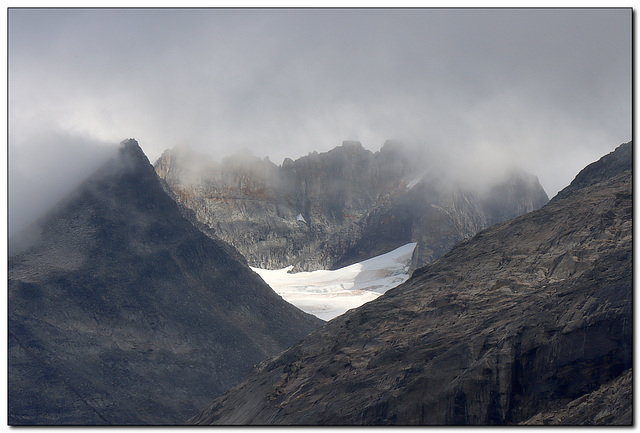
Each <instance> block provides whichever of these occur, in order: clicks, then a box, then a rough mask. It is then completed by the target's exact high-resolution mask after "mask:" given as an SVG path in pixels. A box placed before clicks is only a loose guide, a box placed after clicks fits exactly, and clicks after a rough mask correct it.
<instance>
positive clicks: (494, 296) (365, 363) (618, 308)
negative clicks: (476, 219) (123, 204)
mask: <svg viewBox="0 0 640 433" xmlns="http://www.w3.org/2000/svg"><path fill="white" fill-rule="evenodd" d="M630 148H631V143H627V144H625V145H622V146H620V147H619V148H618V149H617V150H616V152H615V153H613V154H612V155H608V156H606V157H604V158H602V159H601V160H600V161H599V162H598V165H600V166H607V165H610V163H611V161H612V160H615V159H617V158H618V156H619V155H620V153H624V154H627V155H630ZM627 167H628V164H625V165H623V166H622V167H621V168H620V169H615V170H611V171H609V172H607V174H606V176H599V175H597V174H593V175H588V174H587V175H585V172H582V173H581V174H580V175H579V176H578V177H577V178H576V179H577V182H582V180H583V179H584V178H585V177H591V180H592V181H589V182H585V183H584V184H583V185H581V186H577V185H576V184H575V183H573V184H572V185H571V186H570V187H568V188H569V189H570V193H568V194H559V195H558V197H556V198H554V199H553V200H551V202H549V203H548V204H547V205H546V206H544V207H543V208H541V209H539V210H537V211H533V212H531V213H529V214H527V215H523V216H520V217H517V218H515V219H512V220H510V221H507V222H503V223H499V224H496V225H494V226H492V227H490V228H488V229H486V230H484V231H482V232H480V233H479V234H477V235H476V236H475V237H473V238H472V239H470V240H468V241H465V242H463V243H461V244H459V245H457V246H456V247H455V248H454V249H453V250H451V251H450V252H449V253H447V254H446V255H445V256H443V257H442V258H441V259H439V260H437V261H436V262H434V263H432V264H431V265H429V266H425V267H423V268H420V269H418V270H417V271H416V272H414V274H413V276H412V278H411V279H409V280H408V281H407V282H406V283H404V284H403V285H401V286H399V287H397V288H395V289H392V290H390V291H388V292H387V293H386V294H385V295H383V296H382V297H380V298H378V299H377V300H375V301H372V302H370V303H367V304H365V305H363V306H362V307H360V308H358V309H355V310H351V311H349V312H347V313H346V314H344V315H342V316H339V317H337V318H335V319H334V320H332V321H330V322H328V323H327V324H326V325H325V326H324V327H323V328H321V329H320V330H318V331H316V332H314V333H312V334H311V335H309V336H308V337H306V338H305V339H304V340H303V341H301V342H300V343H299V344H297V345H295V346H294V347H292V348H291V349H289V350H288V351H286V352H285V353H283V354H281V355H280V356H278V357H275V358H272V359H270V360H267V361H264V362H262V363H261V364H260V365H258V366H257V367H256V368H254V369H253V370H252V372H251V373H250V374H249V375H248V376H247V377H246V378H245V379H244V380H243V381H242V382H241V383H240V384H238V385H237V386H235V387H234V388H233V389H232V390H231V391H229V392H228V393H227V394H225V395H224V396H222V397H220V398H218V399H217V400H215V401H214V402H213V403H212V404H211V405H210V406H209V407H208V408H206V409H205V410H204V411H203V412H202V413H201V414H200V415H198V416H197V417H195V418H193V419H192V422H194V423H200V424H306V425H308V424H310V425H329V424H339V425H357V424H400V425H410V424H437V425H445V424H446V425H449V424H481V425H485V424H517V423H521V422H527V421H528V420H529V422H533V423H544V422H548V421H549V420H550V421H551V422H558V423H564V422H565V421H562V420H566V421H569V422H571V421H572V420H573V421H575V422H577V423H579V422H588V423H607V422H610V421H612V420H615V421H616V423H619V424H630V423H631V422H632V419H631V417H630V411H629V401H628V400H627V398H628V396H630V391H629V389H628V386H629V382H630V381H628V380H627V381H625V380H624V379H621V382H620V385H624V386H627V388H626V389H625V390H623V391H622V392H621V393H620V394H618V397H620V396H622V397H621V399H622V400H624V401H620V398H618V399H617V400H616V398H617V397H615V396H613V397H612V398H611V399H610V400H608V401H610V402H616V401H617V402H618V403H617V404H618V406H617V407H613V408H610V411H609V413H607V414H605V416H604V417H597V416H596V415H597V412H594V413H585V414H582V415H580V416H576V417H564V418H561V419H560V418H553V416H552V415H545V414H559V413H560V412H561V411H563V410H567V411H569V412H571V411H572V409H571V407H578V406H580V407H583V408H585V411H587V412H588V411H589V410H591V411H598V410H599V409H598V408H597V407H598V404H597V403H596V400H600V401H602V398H601V397H602V396H598V395H597V394H593V393H594V391H597V390H598V389H599V388H600V387H601V386H602V385H605V384H608V383H611V381H613V380H616V379H617V378H621V377H622V375H623V374H625V372H627V371H628V370H629V369H630V368H631V364H632V327H633V325H632V323H633V320H632V301H631V296H632V173H631V170H624V169H625V168H627ZM592 168H593V167H592ZM605 171H606V170H605ZM599 172H600V173H603V172H604V171H601V170H599ZM593 173H595V172H593ZM629 374H630V373H629ZM600 389H601V390H604V391H602V392H605V393H606V392H607V391H606V389H609V390H614V391H615V390H616V387H615V386H613V387H609V388H606V387H605V388H600ZM589 395H590V397H589ZM583 396H586V397H585V401H586V400H589V399H591V400H589V401H591V402H593V403H589V402H587V403H585V404H582V403H584V401H582V402H578V403H576V399H580V398H581V397H583ZM572 402H573V403H572ZM571 405H574V406H571ZM536 416H537V417H536ZM563 416H564V415H563ZM557 420H560V421H557Z"/></svg>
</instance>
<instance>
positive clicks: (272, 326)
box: [8, 140, 322, 425]
mask: <svg viewBox="0 0 640 433" xmlns="http://www.w3.org/2000/svg"><path fill="white" fill-rule="evenodd" d="M36 229H37V230H38V231H39V232H40V235H39V237H38V239H36V240H35V241H34V242H33V243H32V245H31V246H30V247H29V248H28V249H25V250H23V251H21V252H19V253H16V254H12V255H11V257H10V261H9V295H8V297H9V372H10V374H9V422H10V424H12V425H16V424H82V425H87V424H90V425H91V424H180V423H184V422H185V421H186V419H187V418H188V417H190V416H192V415H193V413H194V412H195V411H196V410H197V409H198V408H199V407H201V405H202V404H204V403H205V402H206V401H207V400H208V399H210V398H211V397H212V396H213V395H215V394H220V393H221V392H222V391H224V390H226V389H228V388H230V387H231V386H232V385H234V384H235V383H236V382H237V381H238V380H239V379H240V378H241V377H242V376H243V375H244V374H246V372H247V371H248V370H249V369H250V368H251V366H253V365H254V364H255V363H257V362H258V361H260V360H261V359H264V358H265V357H266V356H269V355H273V354H276V353H279V352H280V351H282V350H284V349H285V348H287V347H289V346H290V345H291V344H292V343H293V342H295V341H297V340H298V339H299V338H300V337H302V336H304V335H306V334H307V333H308V332H310V331H311V330H312V329H314V328H315V327H317V326H319V325H320V324H321V323H322V322H321V321H320V320H319V319H316V318H314V317H312V316H310V315H308V314H305V313H303V312H302V311H300V310H299V309H297V308H295V307H293V306H292V305H290V304H288V303H286V302H285V301H283V300H282V298H280V297H279V296H278V295H277V294H276V293H275V292H273V290H272V289H271V288H270V287H269V286H267V285H266V284H265V283H264V282H263V281H262V279H261V278H259V277H258V276H257V275H256V274H255V273H253V272H252V271H251V270H250V269H249V268H248V266H247V264H246V262H245V261H244V260H243V259H242V260H241V259H239V258H238V257H239V255H238V254H237V252H235V250H234V249H233V248H232V247H231V246H229V245H227V244H225V243H224V242H222V241H220V240H217V239H212V238H210V237H208V236H206V235H205V234H204V233H203V232H201V231H200V230H198V229H197V228H196V227H195V226H194V225H193V224H191V223H190V222H189V221H188V220H187V219H185V217H184V216H183V213H182V212H181V209H180V207H179V206H178V204H177V203H176V202H175V201H174V200H173V199H172V198H171V197H170V196H169V195H167V193H166V192H165V190H164V188H163V186H162V184H161V180H160V179H159V178H158V176H157V175H156V174H155V172H154V169H153V167H152V166H151V164H150V163H149V161H148V159H147V158H146V156H145V155H144V152H142V149H141V148H140V147H139V146H138V144H137V143H136V142H135V140H127V141H125V142H123V144H122V146H121V147H120V149H119V152H118V154H117V155H116V156H115V157H113V158H112V159H111V160H110V161H108V162H107V163H106V164H104V165H103V166H102V167H101V168H100V169H99V170H98V171H96V172H95V173H94V174H93V175H92V176H90V177H89V178H88V179H87V180H86V181H85V182H84V183H83V184H82V185H80V187H79V188H78V189H77V190H76V191H74V192H73V193H72V194H71V195H70V196H69V197H67V199H65V200H64V201H63V202H61V203H60V204H59V205H58V206H57V207H56V208H55V209H53V210H52V211H51V212H49V213H48V214H47V215H45V216H44V217H43V218H42V219H41V221H40V222H39V225H38V227H37V228H36V227H34V230H36Z"/></svg>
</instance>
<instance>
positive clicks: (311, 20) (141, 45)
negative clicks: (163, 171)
mask: <svg viewBox="0 0 640 433" xmlns="http://www.w3.org/2000/svg"><path fill="white" fill-rule="evenodd" d="M8 58H9V127H10V142H11V143H10V144H11V146H13V148H14V149H17V148H18V147H20V146H22V145H23V144H21V143H23V142H30V143H32V145H33V146H35V141H34V140H35V138H36V137H35V135H34V136H33V139H32V138H29V139H26V137H27V136H30V135H33V134H32V133H31V131H33V130H34V129H35V130H38V131H40V130H44V129H45V128H50V129H51V130H52V131H53V133H54V134H55V133H60V134H62V133H64V134H70V135H72V136H74V137H85V138H87V140H86V141H87V145H88V146H89V145H91V144H92V143H94V142H113V143H117V142H119V141H121V140H123V139H125V138H128V137H135V138H136V139H137V140H138V141H139V142H140V144H141V146H142V148H143V149H144V151H145V153H146V154H147V155H148V156H149V158H150V160H151V161H152V162H153V161H154V160H155V159H156V158H158V157H159V156H160V154H161V153H162V151H163V150H165V149H167V148H172V147H175V146H178V145H190V146H192V147H194V148H196V149H198V150H199V151H204V152H207V153H209V154H211V155H212V156H213V157H214V158H216V159H218V160H221V159H222V157H223V156H225V155H228V154H230V153H233V151H234V150H235V149H240V148H243V147H249V148H250V149H252V150H253V152H254V153H255V154H256V155H258V156H261V157H262V156H269V157H270V159H271V160H272V161H274V162H276V163H280V162H281V161H282V159H283V158H285V157H291V158H297V157H299V156H302V155H305V154H307V153H308V152H310V151H313V150H316V151H328V150H330V149H331V148H333V147H335V146H337V145H339V144H340V143H341V142H342V140H347V139H353V140H360V141H361V142H362V143H363V145H364V146H365V147H367V148H369V149H371V150H372V151H375V150H377V149H379V148H380V147H381V146H382V144H383V143H384V141H385V140H387V139H406V140H412V141H420V142H421V143H423V146H424V148H425V153H429V152H440V151H441V150H443V151H453V152H457V153H456V154H455V155H454V156H456V157H457V158H465V157H466V156H468V155H470V154H474V152H475V150H474V151H473V152H472V151H469V149H471V150H473V149H487V151H491V152H492V153H493V154H494V155H496V156H495V157H493V158H491V157H488V156H487V157H484V158H482V159H483V160H486V161H489V162H491V161H494V162H495V161H497V160H498V159H509V160H510V161H511V162H514V163H517V164H518V165H520V166H522V167H523V168H524V169H526V170H528V171H530V172H533V173H534V174H536V175H538V176H539V178H540V181H541V183H542V184H543V186H544V187H545V189H546V190H547V192H548V193H549V195H553V194H555V192H557V190H559V189H561V188H562V187H563V186H565V185H566V184H568V183H569V182H570V181H571V179H572V178H573V176H574V175H575V174H576V173H577V170H579V169H580V168H582V167H583V166H584V165H586V164H587V163H589V162H591V161H593V160H595V159H597V158H598V157H600V156H601V155H602V154H604V153H607V152H609V151H611V150H612V149H613V148H614V147H615V146H616V145H618V144H620V143H622V142H625V141H628V140H629V139H630V138H631V9H550V10H547V9H186V10H182V9H10V10H9V56H8ZM44 135H46V134H41V135H40V137H42V136H44ZM20 140H22V142H19V141H20ZM42 145H43V146H45V147H48V145H47V143H46V142H43V143H42ZM88 153H89V154H90V153H91V152H88ZM14 154H15V151H14ZM46 155H47V152H42V156H44V157H46ZM497 155H499V158H498V156H497ZM32 157H33V158H37V157H38V155H37V153H34V154H33V155H32ZM34 161H35V160H34ZM14 162H17V161H14V158H12V157H11V155H10V161H9V164H10V166H11V167H13V166H14ZM34 164H37V163H36V162H34ZM15 170H16V169H15V168H14V171H15ZM41 181H42V182H46V179H42V180H41ZM34 183H37V182H35V181H34Z"/></svg>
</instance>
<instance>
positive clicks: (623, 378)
mask: <svg viewBox="0 0 640 433" xmlns="http://www.w3.org/2000/svg"><path fill="white" fill-rule="evenodd" d="M522 424H524V425H627V426H631V425H633V372H632V369H629V370H627V371H626V372H625V373H624V374H621V375H620V376H619V377H618V378H617V379H614V380H612V381H610V382H608V383H606V384H604V385H602V386H601V387H600V388H598V389H597V390H596V391H593V392H592V393H589V394H586V395H583V396H582V397H580V398H577V399H575V400H573V401H571V402H569V403H567V404H566V405H565V406H563V407H562V408H560V409H558V410H555V411H552V412H545V413H539V414H537V415H535V416H533V417H531V418H530V419H528V420H527V421H525V422H524V423H522Z"/></svg>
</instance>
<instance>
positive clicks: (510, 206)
mask: <svg viewBox="0 0 640 433" xmlns="http://www.w3.org/2000/svg"><path fill="white" fill-rule="evenodd" d="M413 152H414V151H413ZM419 159H420V158H416V155H415V154H413V153H412V151H410V150H408V149H407V148H406V147H404V146H403V145H401V144H399V143H394V142H387V143H385V145H384V146H383V147H382V149H381V150H380V151H378V152H375V153H372V152H371V151H369V150H366V149H364V148H363V147H362V145H361V144H360V143H359V142H349V141H347V142H344V143H343V144H342V146H339V147H336V148H335V149H333V150H331V151H329V152H326V153H320V154H318V153H316V152H314V153H311V154H309V155H307V156H305V157H302V158H300V159H298V160H296V161H292V160H291V159H287V160H285V161H284V162H283V164H282V166H276V165H275V164H273V163H272V162H270V161H269V160H268V159H264V160H260V159H258V158H257V157H255V156H252V155H251V154H250V153H247V152H241V153H238V154H236V155H234V156H233V157H229V158H227V159H225V160H224V161H222V162H221V163H220V164H218V163H216V162H214V161H212V160H211V159H210V158H209V159H207V157H204V156H202V155H194V154H190V153H189V152H180V151H166V152H165V153H164V154H163V155H162V156H161V158H160V159H159V160H158V161H157V162H156V163H155V169H156V173H157V174H158V175H159V176H160V177H161V178H163V179H165V180H166V182H167V184H168V185H169V186H170V188H171V189H172V190H173V191H174V193H175V196H176V198H177V200H178V202H179V203H181V204H183V205H184V206H186V207H187V208H189V209H191V210H193V211H194V213H195V216H196V218H197V219H198V220H199V221H200V222H201V223H203V224H204V225H205V226H208V227H209V228H210V229H212V230H213V231H214V233H215V235H216V236H218V237H219V238H220V239H223V240H224V241H226V242H228V243H230V244H232V245H234V246H235V247H236V248H237V249H238V250H239V251H240V252H241V253H242V254H243V255H244V256H245V257H246V258H247V260H248V262H249V264H250V265H251V266H254V267H258V268H265V269H279V268H284V267H286V266H289V265H292V266H293V267H294V268H293V269H294V271H301V270H305V271H310V270H317V269H337V268H340V267H343V266H347V265H350V264H353V263H356V262H359V261H362V260H365V259H368V258H371V257H374V256H376V255H380V254H383V253H386V252H388V251H391V250H393V249H395V248H397V247H399V246H401V245H404V244H407V243H410V242H417V243H418V246H417V248H416V251H415V254H414V257H413V262H412V269H415V268H417V267H419V266H422V265H424V264H427V263H430V262H432V261H433V260H435V259H436V258H437V257H440V256H441V255H442V254H444V253H445V252H446V251H448V250H449V249H450V248H451V247H452V246H453V245H455V244H456V243H457V242H459V241H461V240H463V239H467V238H469V237H471V236H472V235H473V234H475V233H477V232H478V231H479V230H481V229H482V228H485V227H487V226H489V225H491V224H494V223H496V222H498V221H502V220H505V219H508V218H512V217H514V216H517V215H520V214H522V213H525V212H528V211H531V210H533V209H537V208H539V207H540V206H542V205H543V204H545V203H546V202H547V201H548V198H547V196H546V194H545V192H544V190H543V189H542V187H541V186H540V184H539V183H538V180H537V178H535V176H532V175H530V174H527V173H524V172H522V171H518V170H512V171H510V172H508V173H507V174H506V175H505V177H504V178H503V179H501V180H500V181H497V182H496V183H495V184H494V185H493V186H491V187H490V188H489V189H488V190H487V191H484V192H478V191H474V190H473V189H471V188H469V187H465V186H463V185H461V184H459V183H456V182H454V181H452V180H451V179H450V178H449V177H447V176H446V175H445V174H444V173H442V170H441V167H438V165H437V164H436V163H434V162H432V163H431V165H429V166H427V165H425V163H422V162H419Z"/></svg>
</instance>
